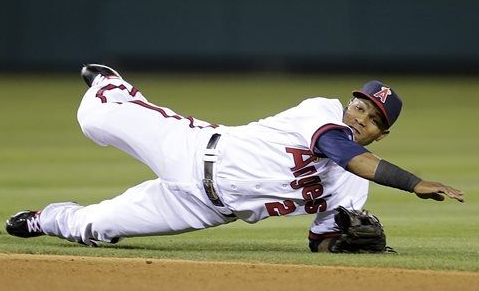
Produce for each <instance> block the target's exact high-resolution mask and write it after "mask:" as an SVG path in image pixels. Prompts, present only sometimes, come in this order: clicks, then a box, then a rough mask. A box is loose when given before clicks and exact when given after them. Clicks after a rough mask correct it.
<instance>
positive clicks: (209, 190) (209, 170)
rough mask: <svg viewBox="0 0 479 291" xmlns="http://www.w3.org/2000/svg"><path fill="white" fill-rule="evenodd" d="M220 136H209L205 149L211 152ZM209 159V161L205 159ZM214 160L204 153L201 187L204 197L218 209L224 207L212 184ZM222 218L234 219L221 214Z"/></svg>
mask: <svg viewBox="0 0 479 291" xmlns="http://www.w3.org/2000/svg"><path fill="white" fill-rule="evenodd" d="M220 137H221V134H219V133H215V134H213V135H212V136H211V138H210V140H209V141H208V145H207V146H206V149H208V150H212V149H215V148H216V145H217V144H218V141H219V140H220ZM207 158H211V159H207ZM215 158H216V157H214V155H213V154H211V153H208V152H206V153H205V161H204V165H205V168H204V172H205V178H204V179H203V187H204V188H205V192H206V195H207V196H208V198H209V199H210V201H211V203H213V205H214V206H218V207H225V205H224V204H223V202H221V200H220V197H219V196H218V193H217V192H216V189H215V186H214V183H213V165H214V163H215ZM222 214H223V215H224V216H227V217H235V216H236V215H234V214H233V213H230V214H229V213H228V214H225V213H222Z"/></svg>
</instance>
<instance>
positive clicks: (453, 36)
mask: <svg viewBox="0 0 479 291" xmlns="http://www.w3.org/2000/svg"><path fill="white" fill-rule="evenodd" d="M478 28H479V1H476V0H456V1H454V0H435V1H432V0H403V1H390V0H370V1H368V0H364V1H363V0H334V1H314V0H301V1H277V0H274V1H273V0H241V1H239V0H231V1H227V0H223V1H221V0H210V1H193V0H185V1H154V0H151V1H148V0H143V1H142V0H139V1H131V0H116V1H115V0H100V1H93V0H83V1H60V0H51V1H34V0H16V1H3V2H2V7H1V9H0V35H1V39H2V41H1V43H0V71H5V70H12V69H13V70H28V69H60V70H70V69H71V68H72V67H75V68H77V67H78V64H79V63H82V62H91V61H102V62H114V63H120V64H122V65H123V66H129V67H135V68H151V69H156V68H166V69H168V68H177V69H178V68H179V69H191V68H193V69H195V68H201V69H205V68H206V69H268V70H285V69H287V70H290V69H293V70H294V69H298V70H326V69H327V70H351V69H354V68H356V69H357V68H361V69H364V68H365V69H371V68H380V69H381V70H410V69H411V70H426V71H457V70H458V71H476V70H478V69H477V68H478V67H479V66H478V65H479V38H478V37H477V34H478V33H477V30H478Z"/></svg>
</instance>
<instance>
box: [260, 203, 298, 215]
mask: <svg viewBox="0 0 479 291" xmlns="http://www.w3.org/2000/svg"><path fill="white" fill-rule="evenodd" d="M264 206H265V207H266V209H267V210H268V214H269V216H280V215H286V214H290V213H291V212H294V211H295V210H296V206H295V205H294V202H293V201H291V200H284V201H283V202H270V203H265V204H264Z"/></svg>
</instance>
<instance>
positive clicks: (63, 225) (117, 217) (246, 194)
mask: <svg viewBox="0 0 479 291" xmlns="http://www.w3.org/2000/svg"><path fill="white" fill-rule="evenodd" d="M82 77H83V78H84V80H85V82H86V83H87V85H88V86H89V87H90V88H89V89H88V91H87V92H86V93H85V95H84V97H83V99H82V101H81V104H80V107H79V109H78V115H77V117H78V122H79V124H80V127H81V129H82V131H83V133H84V134H85V135H86V136H87V137H89V138H90V139H92V140H93V141H94V142H96V143H97V144H99V145H101V146H114V147H116V148H118V149H121V150H123V151H125V152H127V153H128V154H130V155H131V156H133V157H135V158H136V159H138V160H140V161H141V162H143V163H145V164H146V165H147V166H148V167H150V168H151V169H152V170H153V171H154V172H155V174H156V175H157V177H158V178H156V179H155V180H151V181H146V182H144V183H142V184H139V185H137V186H134V187H132V188H130V189H128V190H126V192H124V193H123V194H121V195H119V196H117V197H115V198H113V199H110V200H105V201H102V202H100V203H98V204H93V205H88V206H81V205H78V204H76V203H73V202H63V203H53V204H50V205H47V206H46V207H45V208H43V209H42V210H40V211H22V212H19V213H17V214H15V215H13V216H12V217H11V218H10V219H9V220H7V222H6V229H7V232H8V233H10V234H11V235H14V236H19V237H35V236H40V235H45V234H47V235H50V236H56V237H59V238H63V239H67V240H69V241H72V242H78V243H82V244H85V245H89V246H96V245H97V244H98V242H108V243H116V242H118V241H119V240H120V239H121V238H124V237H134V236H148V235H167V234H177V233H182V232H188V231H193V230H199V229H204V228H208V227H213V226H218V225H222V224H227V223H230V222H233V221H235V220H237V219H241V220H244V221H246V222H249V223H255V222H257V221H259V220H262V219H265V218H267V217H270V216H279V215H300V214H315V215H316V219H315V220H314V222H313V224H312V226H311V230H310V239H313V240H316V241H321V240H323V239H324V238H328V237H330V236H331V234H334V233H335V231H337V226H336V225H335V222H334V219H333V216H334V209H336V208H338V207H339V206H343V207H345V208H348V209H360V208H362V206H363V205H364V203H365V201H366V198H367V193H368V180H371V181H374V182H376V183H379V184H382V185H385V186H389V187H394V188H397V189H402V190H405V191H409V192H414V193H415V194H416V195H417V196H418V197H419V198H424V199H428V198H429V199H434V200H438V201H442V200H444V196H448V197H450V198H453V199H456V200H458V201H460V202H463V201H464V199H463V193H462V192H461V191H460V190H457V189H454V188H452V187H449V186H446V185H443V184H441V183H437V182H429V181H425V180H422V179H420V178H419V177H417V176H415V175H413V174H412V173H409V172H408V171H406V170H403V169H401V168H399V167H397V166H395V165H393V164H391V163H389V162H387V161H386V160H383V159H380V158H378V157H376V156H375V155H373V154H372V153H370V152H369V151H368V150H367V149H366V148H365V147H364V146H366V145H368V144H370V143H371V142H373V141H379V140H381V139H383V138H384V137H386V136H387V135H388V133H389V128H390V127H391V125H393V123H394V122H395V121H396V119H397V118H398V116H399V113H400V110H401V106H402V103H401V100H400V99H399V97H398V96H397V95H396V93H395V92H394V91H393V90H392V88H391V87H389V86H388V85H385V84H383V83H381V82H378V81H371V82H368V83H367V84H365V85H364V86H363V88H362V89H361V90H358V91H354V92H353V97H352V98H351V100H350V101H349V103H348V104H347V106H346V107H345V108H344V107H343V105H341V103H340V102H339V100H337V99H326V98H320V97H318V98H310V99H306V100H304V101H303V102H301V103H300V104H299V105H297V106H296V107H293V108H291V109H288V110H286V111H284V112H281V113H279V114H277V115H275V116H271V117H267V118H265V119H261V120H259V121H257V122H252V123H249V124H247V125H243V126H222V125H214V124H209V123H207V122H204V121H201V120H197V119H195V118H193V117H191V116H188V117H184V116H181V115H179V114H177V113H175V112H174V111H172V110H171V109H168V108H165V107H161V106H157V105H154V104H152V103H150V102H148V100H147V99H146V98H145V97H144V96H143V95H142V94H141V93H140V91H138V90H137V89H136V88H135V87H133V86H132V85H130V84H129V83H128V82H126V81H125V80H123V78H122V77H121V76H120V75H119V74H118V73H117V72H116V71H115V70H113V69H112V68H109V67H107V66H103V65H96V64H91V65H86V66H85V67H83V69H82ZM106 174H107V173H106Z"/></svg>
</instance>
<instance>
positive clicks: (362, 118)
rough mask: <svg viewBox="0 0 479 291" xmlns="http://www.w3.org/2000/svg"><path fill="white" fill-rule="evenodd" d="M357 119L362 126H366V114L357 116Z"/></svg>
mask: <svg viewBox="0 0 479 291" xmlns="http://www.w3.org/2000/svg"><path fill="white" fill-rule="evenodd" d="M355 120H356V122H357V123H358V124H359V125H361V126H365V125H366V117H365V116H364V115H362V116H356V117H355Z"/></svg>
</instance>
